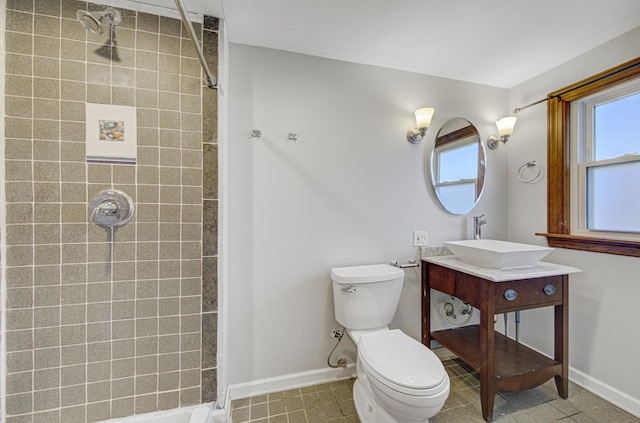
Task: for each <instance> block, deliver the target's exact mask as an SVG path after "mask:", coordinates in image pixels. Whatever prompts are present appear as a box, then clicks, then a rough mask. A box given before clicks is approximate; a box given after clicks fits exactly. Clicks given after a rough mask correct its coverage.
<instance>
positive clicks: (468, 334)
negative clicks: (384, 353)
mask: <svg viewBox="0 0 640 423" xmlns="http://www.w3.org/2000/svg"><path fill="white" fill-rule="evenodd" d="M431 339H435V340H436V341H438V342H440V343H441V344H442V345H443V346H444V347H446V348H447V349H448V350H449V351H455V353H456V355H457V356H458V357H459V358H460V359H461V360H462V361H464V362H465V363H467V364H468V365H469V366H471V367H473V368H474V369H475V370H476V371H478V372H479V371H481V370H482V363H483V362H484V361H485V360H484V359H483V357H482V354H481V352H480V348H478V346H479V345H480V342H481V341H480V326H478V325H476V326H465V327H462V328H456V329H449V330H441V331H437V332H431ZM494 362H495V368H494V376H495V380H496V390H500V389H504V390H507V391H522V390H525V389H531V388H534V387H536V386H538V385H540V384H541V383H544V382H545V381H547V380H549V379H550V378H551V377H552V376H554V375H560V374H562V373H561V371H562V362H560V361H556V360H552V359H550V358H549V357H547V356H544V355H542V354H539V353H537V352H536V351H533V350H532V349H531V348H528V347H525V346H524V345H522V344H520V343H517V342H515V341H514V340H512V339H511V338H508V337H506V336H504V335H502V334H501V333H498V332H495V333H494ZM533 374H535V375H536V377H532V376H531V375H533ZM524 376H527V380H525V379H524ZM539 379H540V380H539Z"/></svg>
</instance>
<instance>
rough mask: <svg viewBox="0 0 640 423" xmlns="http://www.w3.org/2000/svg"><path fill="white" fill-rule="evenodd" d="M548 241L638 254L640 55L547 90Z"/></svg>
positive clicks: (555, 245)
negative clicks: (568, 83) (562, 87)
mask: <svg viewBox="0 0 640 423" xmlns="http://www.w3.org/2000/svg"><path fill="white" fill-rule="evenodd" d="M548 145H549V149H548V166H549V169H548V172H549V177H548V183H549V185H548V233H546V234H541V235H546V236H547V239H548V241H549V245H550V246H553V247H561V248H572V249H579V250H586V251H596V252H604V253H612V254H621V255H628V256H635V257H640V154H639V153H640V58H638V59H635V60H633V61H631V62H628V63H625V64H623V65H621V66H619V67H617V68H614V69H611V70H609V71H606V72H603V73H601V74H598V75H595V76H593V77H592V78H589V79H587V80H584V81H581V82H579V83H576V84H574V85H572V86H569V87H566V88H564V89H562V90H559V91H557V92H555V93H551V94H549V108H548Z"/></svg>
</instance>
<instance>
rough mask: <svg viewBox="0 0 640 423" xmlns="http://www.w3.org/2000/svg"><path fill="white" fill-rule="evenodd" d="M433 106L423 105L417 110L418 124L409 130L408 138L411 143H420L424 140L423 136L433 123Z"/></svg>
mask: <svg viewBox="0 0 640 423" xmlns="http://www.w3.org/2000/svg"><path fill="white" fill-rule="evenodd" d="M433 112H434V109H433V107H423V108H421V109H418V110H416V124H417V126H418V127H417V128H411V129H409V131H408V132H407V139H408V140H409V142H410V143H413V144H418V143H420V141H422V138H424V136H425V135H426V134H427V129H429V125H431V118H432V117H433Z"/></svg>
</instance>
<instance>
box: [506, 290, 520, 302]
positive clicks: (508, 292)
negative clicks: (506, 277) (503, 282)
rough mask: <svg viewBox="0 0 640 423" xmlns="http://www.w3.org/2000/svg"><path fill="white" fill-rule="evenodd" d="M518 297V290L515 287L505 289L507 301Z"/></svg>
mask: <svg viewBox="0 0 640 423" xmlns="http://www.w3.org/2000/svg"><path fill="white" fill-rule="evenodd" d="M517 297H518V292H517V291H516V290H515V289H507V290H506V291H504V298H505V299H506V300H507V301H513V300H515V299H516V298H517Z"/></svg>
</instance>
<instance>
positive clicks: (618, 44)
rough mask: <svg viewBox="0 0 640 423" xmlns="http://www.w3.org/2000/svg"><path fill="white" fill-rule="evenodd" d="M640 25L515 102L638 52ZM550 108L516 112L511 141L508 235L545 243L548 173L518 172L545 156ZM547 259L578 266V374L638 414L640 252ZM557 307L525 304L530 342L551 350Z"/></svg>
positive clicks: (520, 89) (529, 85)
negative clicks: (522, 177)
mask: <svg viewBox="0 0 640 423" xmlns="http://www.w3.org/2000/svg"><path fill="white" fill-rule="evenodd" d="M639 40H640V27H639V28H636V29H635V30H633V31H631V32H628V33H627V34H624V35H623V36H621V37H619V38H617V39H614V40H613V41H611V42H609V43H607V44H605V45H603V46H601V47H599V48H597V49H595V50H593V51H591V52H588V53H587V54H584V55H582V56H579V57H577V58H575V59H574V60H572V61H570V62H568V63H566V64H564V65H562V66H560V67H558V68H556V69H553V70H551V71H549V72H546V73H544V74H542V75H540V76H538V77H536V78H534V79H532V80H530V81H527V82H526V83H523V84H521V85H519V86H517V87H515V88H513V89H512V90H510V92H509V109H513V108H515V107H518V106H523V105H525V104H528V103H531V102H533V101H535V100H538V99H541V98H544V97H545V96H546V95H547V94H548V93H549V92H552V91H555V90H558V89H561V88H563V87H565V86H567V85H569V84H571V83H573V82H577V81H579V80H581V79H584V78H586V77H588V76H591V75H593V74H596V73H598V72H601V71H604V70H606V69H609V68H612V67H614V66H616V65H619V64H621V63H623V62H626V61H628V60H631V59H633V58H635V57H638V56H640V42H639ZM546 113H547V111H546V107H545V105H544V104H540V105H538V106H534V107H531V108H529V109H526V110H524V111H522V112H521V113H520V114H518V124H517V127H516V131H515V132H514V135H513V136H512V137H511V140H510V142H509V161H508V163H509V169H508V182H509V191H508V211H509V224H508V235H509V240H511V241H518V242H527V243H536V244H544V243H545V239H544V238H543V237H536V236H535V235H534V233H535V232H546V227H547V222H546V216H547V215H546V213H547V180H546V178H545V179H544V180H543V181H541V182H540V183H538V184H533V185H527V184H523V183H521V182H519V181H518V180H517V170H518V168H519V167H520V166H521V165H522V164H523V163H525V162H527V161H529V160H535V161H537V162H538V163H540V164H543V165H544V167H545V169H546V162H547V135H546V130H547V114H546ZM548 260H549V261H553V262H557V263H562V264H566V265H570V266H575V267H578V268H580V269H582V273H581V274H578V275H572V276H571V278H570V307H569V316H570V317H569V318H570V325H569V326H570V327H569V333H570V339H569V344H570V347H569V356H570V366H571V367H572V368H573V369H574V372H573V373H572V377H574V378H575V379H576V380H579V381H580V382H581V383H583V384H585V385H586V386H587V387H589V388H590V389H593V390H595V391H596V392H600V394H601V395H605V396H607V397H608V398H609V399H610V400H612V401H613V402H616V403H618V404H620V405H622V406H623V407H625V408H627V409H628V410H631V411H633V412H634V413H635V414H636V415H640V383H638V380H637V375H638V372H637V370H636V369H635V367H634V365H633V358H632V357H638V356H639V355H640V336H638V299H639V298H640V283H638V282H639V281H638V271H640V259H638V258H630V257H621V256H615V255H610V254H599V253H588V252H581V251H572V250H560V249H558V250H556V251H555V252H554V253H552V255H551V256H549V259H548ZM551 321H552V316H551V310H550V309H544V310H536V311H528V312H524V313H523V316H522V326H521V336H522V340H523V342H525V343H528V344H530V345H533V346H534V347H536V348H539V349H541V350H543V351H546V352H547V353H551V351H552V337H551V336H550V333H549V328H551Z"/></svg>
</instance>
